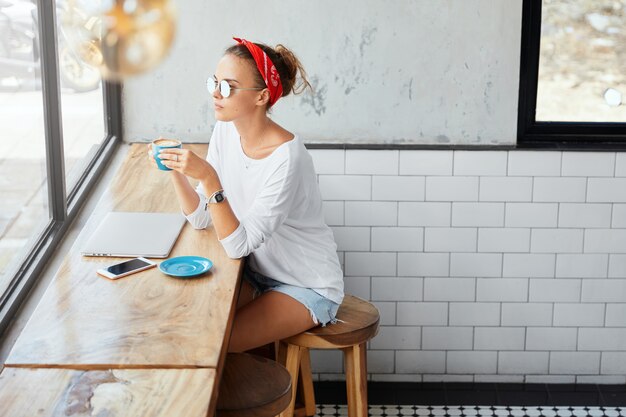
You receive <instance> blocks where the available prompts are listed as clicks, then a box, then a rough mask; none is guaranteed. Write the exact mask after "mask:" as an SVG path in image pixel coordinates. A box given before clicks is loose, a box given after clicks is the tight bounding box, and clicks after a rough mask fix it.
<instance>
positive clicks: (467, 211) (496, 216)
mask: <svg viewBox="0 0 626 417" xmlns="http://www.w3.org/2000/svg"><path fill="white" fill-rule="evenodd" d="M503 225H504V203H452V226H454V227H463V226H470V227H471V226H474V227H502V226H503Z"/></svg>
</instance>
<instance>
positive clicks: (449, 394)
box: [314, 381, 626, 407]
mask: <svg viewBox="0 0 626 417" xmlns="http://www.w3.org/2000/svg"><path fill="white" fill-rule="evenodd" d="M314 387H315V402H316V403H317V404H346V386H345V383H344V382H335V381H323V382H315V383H314ZM367 390H368V403H369V404H372V405H373V404H376V405H385V404H396V405H443V406H445V405H507V406H522V405H528V406H542V405H553V406H616V407H619V406H626V385H621V384H620V385H599V384H509V383H462V382H454V383H448V382H446V383H444V382H428V383H426V382H424V383H421V382H369V383H368V388H367Z"/></svg>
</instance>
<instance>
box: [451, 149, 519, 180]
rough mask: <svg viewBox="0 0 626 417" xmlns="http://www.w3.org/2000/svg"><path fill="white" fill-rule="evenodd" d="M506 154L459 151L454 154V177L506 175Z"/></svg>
mask: <svg viewBox="0 0 626 417" xmlns="http://www.w3.org/2000/svg"><path fill="white" fill-rule="evenodd" d="M506 159H507V155H506V153H505V152H498V151H480V152H476V151H458V152H455V153H454V171H453V173H454V175H479V176H487V175H506Z"/></svg>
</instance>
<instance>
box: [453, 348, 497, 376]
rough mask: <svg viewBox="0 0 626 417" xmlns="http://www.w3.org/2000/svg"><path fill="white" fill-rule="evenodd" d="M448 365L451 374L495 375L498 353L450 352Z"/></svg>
mask: <svg viewBox="0 0 626 417" xmlns="http://www.w3.org/2000/svg"><path fill="white" fill-rule="evenodd" d="M447 365H448V367H447V368H446V372H447V373H451V374H495V373H496V372H497V368H498V352H480V351H466V352H448V358H447Z"/></svg>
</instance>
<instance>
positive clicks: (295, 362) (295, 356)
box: [280, 344, 300, 417]
mask: <svg viewBox="0 0 626 417" xmlns="http://www.w3.org/2000/svg"><path fill="white" fill-rule="evenodd" d="M285 350H286V351H287V352H286V355H285V363H284V365H285V368H287V371H289V374H290V375H291V401H290V402H289V406H288V407H287V408H286V409H285V411H283V412H282V413H280V417H293V409H294V407H295V405H296V391H297V390H298V371H299V370H300V346H296V345H291V344H287V348H286V349H285V347H284V345H282V344H281V347H280V354H281V355H282V354H283V351H285Z"/></svg>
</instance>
